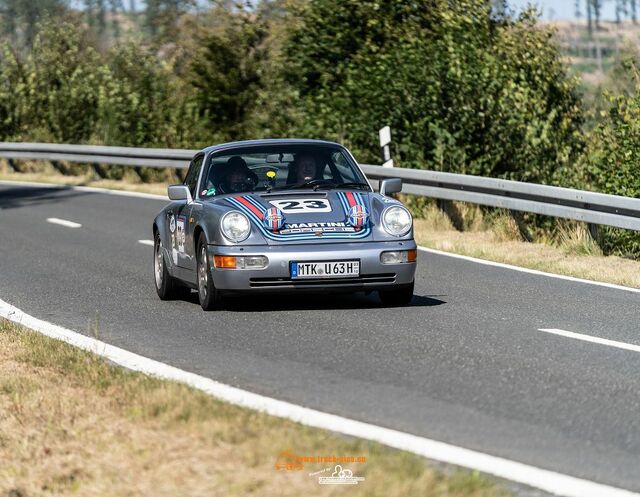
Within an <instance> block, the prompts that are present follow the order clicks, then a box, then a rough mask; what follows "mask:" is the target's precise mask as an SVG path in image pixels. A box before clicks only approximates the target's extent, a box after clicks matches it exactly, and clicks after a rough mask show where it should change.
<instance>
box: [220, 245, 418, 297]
mask: <svg viewBox="0 0 640 497" xmlns="http://www.w3.org/2000/svg"><path fill="white" fill-rule="evenodd" d="M415 248H416V243H415V241H413V240H403V241H397V242H394V241H392V242H362V243H331V244H322V245H319V244H316V245H311V244H301V245H275V246H274V245H269V246H259V247H258V246H234V247H230V246H219V245H209V257H210V260H211V267H212V269H211V275H212V277H213V282H214V285H215V287H216V288H217V289H218V290H221V291H223V292H226V293H232V292H236V291H237V292H272V291H273V292H282V291H294V292H297V291H300V290H308V291H314V290H315V291H323V290H326V289H332V290H344V291H347V292H357V291H373V290H392V289H394V288H402V287H406V286H408V285H410V284H411V283H412V282H413V280H414V276H415V272H416V263H415V262H409V263H401V264H382V263H381V262H380V254H381V253H382V252H386V251H390V250H411V249H415ZM214 255H223V256H236V257H238V256H251V255H263V256H266V257H267V258H268V259H269V262H268V264H267V266H266V267H265V268H263V269H221V268H215V267H214V265H213V256H214ZM337 260H359V261H360V276H359V277H341V278H326V279H319V278H318V279H292V278H291V262H305V261H313V262H317V261H337Z"/></svg>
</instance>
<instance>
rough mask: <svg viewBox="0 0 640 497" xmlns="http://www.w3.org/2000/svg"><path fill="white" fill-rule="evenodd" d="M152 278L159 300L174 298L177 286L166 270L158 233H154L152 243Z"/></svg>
mask: <svg viewBox="0 0 640 497" xmlns="http://www.w3.org/2000/svg"><path fill="white" fill-rule="evenodd" d="M153 276H154V278H153V279H154V281H155V284H156V292H157V293H158V297H160V299H161V300H170V299H173V298H175V297H176V295H177V293H178V291H177V290H178V284H177V282H176V281H175V279H174V278H173V277H172V276H171V275H170V274H169V270H168V269H167V264H166V263H165V260H164V254H163V252H162V240H161V239H160V233H156V236H155V240H154V242H153Z"/></svg>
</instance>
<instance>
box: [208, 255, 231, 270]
mask: <svg viewBox="0 0 640 497" xmlns="http://www.w3.org/2000/svg"><path fill="white" fill-rule="evenodd" d="M213 264H214V266H215V267H217V268H220V269H235V268H236V258H235V257H234V256H230V255H214V256H213Z"/></svg>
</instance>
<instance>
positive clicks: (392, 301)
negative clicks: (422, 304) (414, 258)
mask: <svg viewBox="0 0 640 497" xmlns="http://www.w3.org/2000/svg"><path fill="white" fill-rule="evenodd" d="M414 283H415V282H413V281H412V282H411V284H410V285H407V286H405V287H402V288H398V289H396V290H380V291H379V292H378V295H379V296H380V300H381V301H382V303H383V304H384V305H389V306H399V305H408V304H410V303H411V300H412V299H413V287H414Z"/></svg>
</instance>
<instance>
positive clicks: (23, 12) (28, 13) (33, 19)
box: [0, 0, 68, 47]
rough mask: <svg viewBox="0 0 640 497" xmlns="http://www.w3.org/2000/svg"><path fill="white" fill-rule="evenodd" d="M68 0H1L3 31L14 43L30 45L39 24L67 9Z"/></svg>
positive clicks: (0, 10)
mask: <svg viewBox="0 0 640 497" xmlns="http://www.w3.org/2000/svg"><path fill="white" fill-rule="evenodd" d="M67 3H68V2H67V0H38V1H33V0H0V12H1V14H2V16H1V18H0V19H1V20H0V22H1V23H2V31H3V33H5V34H6V35H9V37H10V38H11V40H12V41H13V42H14V43H17V44H19V45H20V46H26V47H30V46H31V44H32V43H33V39H34V37H35V34H36V26H37V24H38V23H39V22H40V21H42V20H44V19H46V18H47V17H52V16H57V15H60V14H62V13H64V12H65V11H66V8H67Z"/></svg>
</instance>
